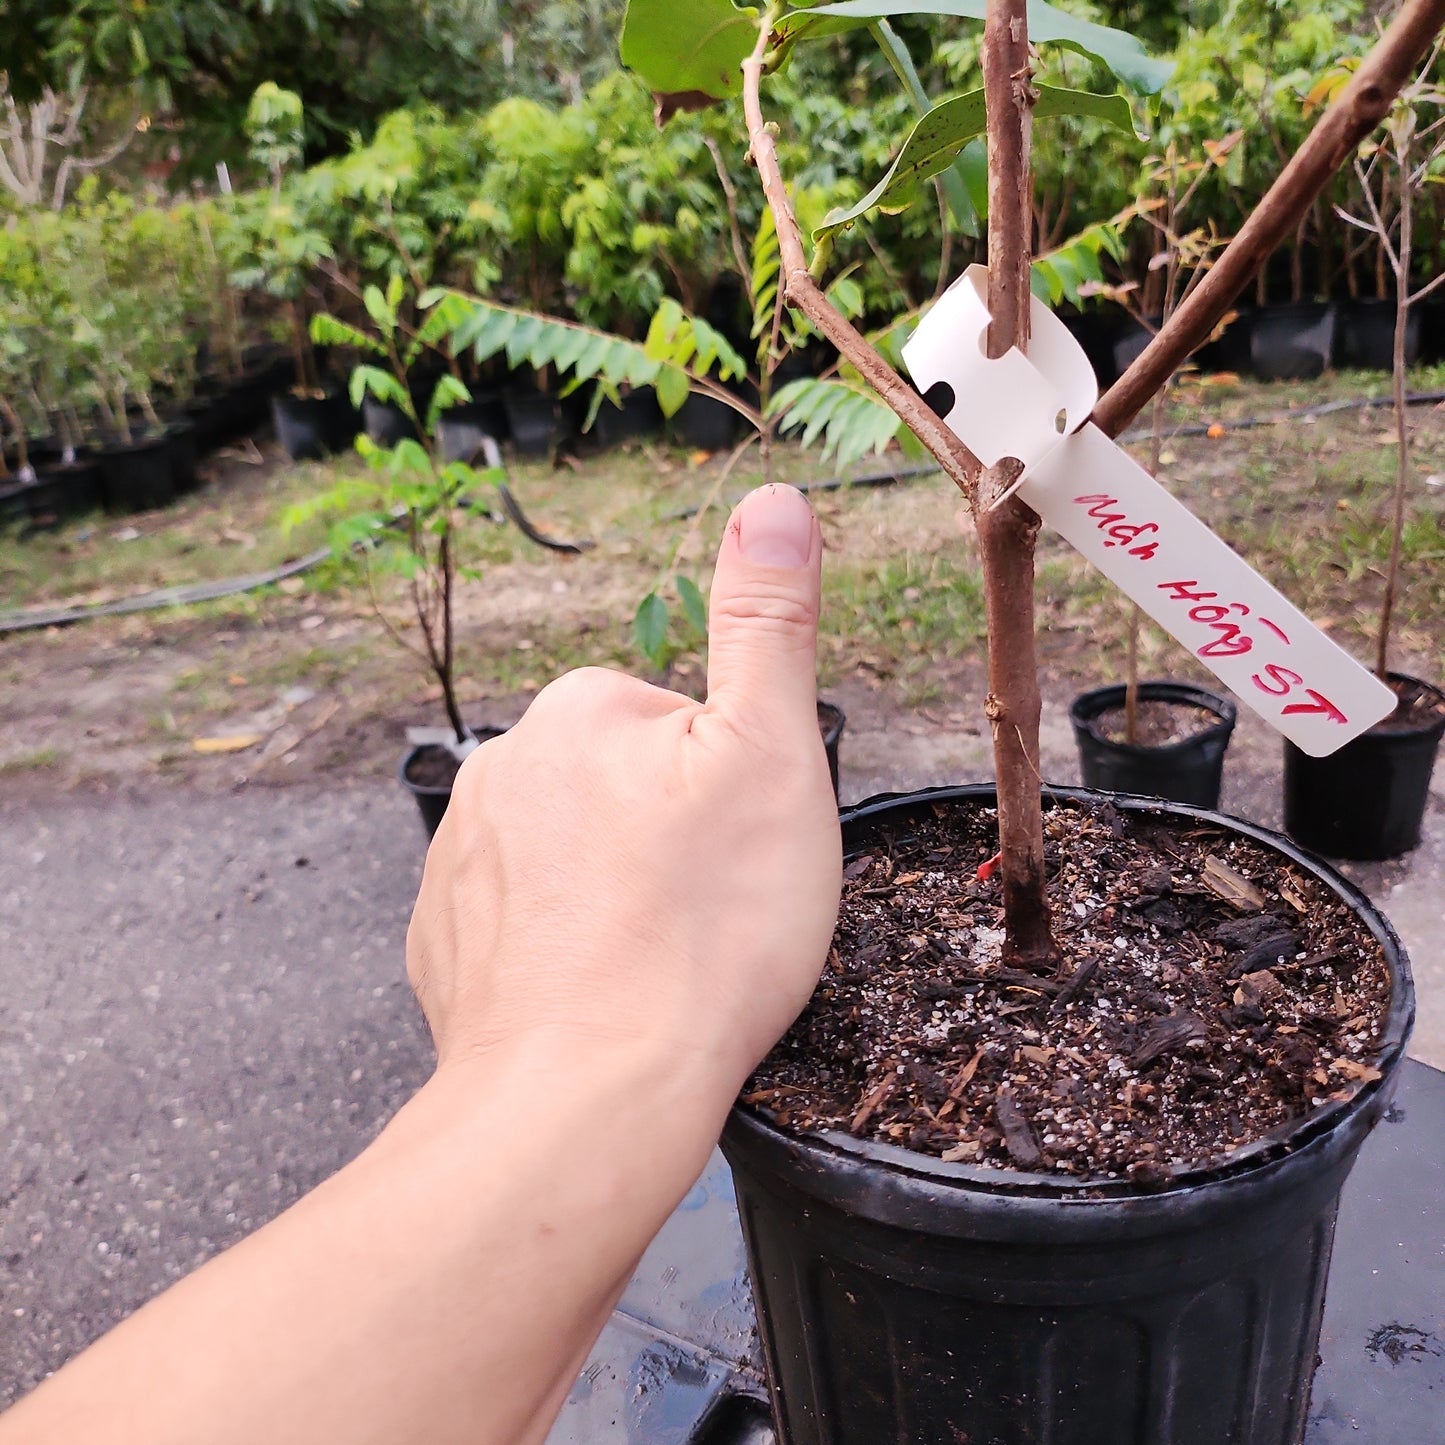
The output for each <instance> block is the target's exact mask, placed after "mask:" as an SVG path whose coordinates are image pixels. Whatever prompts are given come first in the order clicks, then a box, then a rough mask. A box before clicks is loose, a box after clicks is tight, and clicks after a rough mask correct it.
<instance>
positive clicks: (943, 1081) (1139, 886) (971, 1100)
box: [743, 803, 1390, 1182]
mask: <svg viewBox="0 0 1445 1445" xmlns="http://www.w3.org/2000/svg"><path fill="white" fill-rule="evenodd" d="M1045 837H1046V847H1045V859H1046V867H1047V870H1048V873H1049V875H1050V882H1049V895H1050V900H1051V904H1052V908H1053V919H1054V936H1055V939H1056V940H1057V942H1058V944H1059V946H1060V949H1061V951H1062V962H1061V964H1060V965H1059V966H1058V968H1057V969H1050V970H1048V971H1047V972H1043V973H1035V972H1032V971H1027V970H1023V969H1020V968H1016V967H1010V966H1008V965H1006V964H1004V963H1003V962H1002V960H1001V952H1002V945H1003V940H1004V934H1003V925H1002V895H1001V885H1000V879H999V876H998V873H997V871H996V870H991V869H989V868H987V867H985V868H984V869H983V870H982V871H983V872H984V873H985V874H986V876H985V877H984V878H982V879H980V877H979V876H978V875H979V872H980V865H983V864H985V861H986V860H988V859H990V858H991V856H992V855H993V853H994V851H995V849H996V848H997V815H996V813H995V812H994V811H993V810H984V809H978V810H975V811H973V812H971V813H967V814H964V815H959V814H958V813H949V814H946V815H944V814H943V813H942V810H941V809H940V810H939V815H938V816H934V817H929V818H926V819H924V820H923V821H922V822H920V823H918V824H916V825H908V827H907V828H906V830H901V831H894V832H890V831H889V830H887V829H886V828H883V829H880V830H879V831H878V832H877V834H876V835H875V840H874V842H873V844H872V845H871V846H870V847H869V848H868V849H867V851H865V852H863V853H861V854H860V855H858V856H855V857H854V858H852V859H851V860H850V861H849V862H848V863H847V865H846V867H845V870H844V876H845V882H844V892H843V901H842V906H841V910H840V914H839V922H838V929H837V933H836V935H835V939H834V947H833V949H832V951H831V953H830V955H829V958H828V962H827V965H826V967H825V970H824V973H823V977H822V980H821V981H820V983H819V985H818V988H817V990H816V992H815V993H814V995H813V998H812V1000H811V1002H810V1003H809V1005H808V1007H807V1009H806V1010H805V1011H804V1013H803V1014H802V1016H801V1017H800V1018H799V1020H798V1021H797V1023H796V1024H795V1025H794V1026H793V1028H792V1029H791V1030H790V1031H789V1033H788V1034H787V1035H786V1037H785V1038H784V1039H783V1040H782V1042H781V1043H780V1044H779V1045H778V1046H777V1048H776V1049H775V1050H774V1051H773V1052H772V1053H771V1054H770V1055H769V1056H768V1058H767V1059H766V1060H765V1061H764V1062H763V1064H762V1065H761V1066H760V1068H759V1069H758V1070H757V1072H756V1074H755V1075H754V1077H753V1078H752V1080H751V1081H750V1082H749V1084H748V1085H747V1087H746V1089H745V1090H744V1095H743V1101H744V1102H745V1103H749V1104H752V1105H754V1106H757V1107H759V1108H761V1109H762V1110H763V1111H764V1112H765V1113H766V1114H767V1115H768V1116H769V1117H771V1118H772V1119H773V1120H774V1121H775V1122H777V1123H779V1124H780V1125H782V1126H784V1127H787V1128H790V1129H793V1130H796V1131H801V1132H812V1131H819V1130H847V1131H850V1132H852V1133H853V1134H854V1135H856V1136H859V1137H870V1138H874V1139H878V1140H881V1141H884V1142H887V1143H892V1144H897V1145H901V1146H903V1147H905V1148H910V1149H914V1150H917V1151H920V1152H923V1153H927V1154H931V1155H935V1156H938V1157H941V1158H943V1159H945V1160H951V1161H964V1162H968V1163H972V1164H981V1165H995V1166H998V1167H1004V1168H1011V1169H1017V1170H1026V1171H1042V1172H1055V1171H1058V1172H1060V1173H1067V1174H1070V1175H1075V1176H1079V1177H1083V1178H1091V1179H1131V1180H1137V1181H1141V1182H1144V1181H1150V1180H1157V1179H1162V1178H1164V1177H1165V1176H1167V1175H1169V1174H1172V1173H1175V1172H1177V1171H1179V1170H1180V1169H1182V1168H1189V1167H1195V1166H1207V1165H1211V1164H1217V1163H1219V1162H1222V1161H1223V1160H1224V1159H1225V1157H1226V1156H1227V1155H1228V1154H1229V1153H1230V1152H1231V1151H1233V1150H1235V1149H1238V1148H1240V1147H1242V1146H1244V1145H1246V1144H1249V1143H1251V1142H1253V1141H1256V1140H1259V1139H1262V1138H1265V1137H1266V1136H1269V1135H1271V1134H1273V1133H1275V1132H1276V1131H1279V1130H1281V1129H1283V1128H1285V1127H1286V1126H1288V1125H1290V1124H1291V1123H1292V1122H1293V1121H1296V1120H1298V1119H1300V1118H1301V1117H1302V1116H1304V1115H1306V1114H1307V1113H1309V1112H1310V1111H1311V1110H1312V1109H1315V1108H1318V1107H1319V1106H1321V1105H1323V1104H1324V1103H1326V1102H1327V1101H1330V1100H1332V1099H1337V1098H1339V1097H1341V1096H1345V1095H1349V1094H1351V1093H1353V1092H1354V1091H1356V1090H1357V1089H1359V1088H1360V1087H1361V1086H1362V1085H1363V1084H1365V1083H1366V1082H1368V1081H1371V1080H1373V1079H1375V1078H1378V1077H1379V1075H1378V1073H1377V1072H1376V1070H1375V1069H1374V1067H1373V1063H1372V1060H1373V1059H1374V1058H1375V1056H1376V1054H1377V1052H1378V1043H1379V1039H1380V1037H1381V1029H1382V1023H1383V1020H1384V1018H1385V1015H1386V1012H1387V1010H1388V1006H1389V990H1390V985H1389V979H1388V974H1387V971H1386V968H1385V965H1384V961H1383V959H1382V956H1381V951H1380V946H1379V944H1378V942H1377V941H1376V940H1375V938H1374V937H1373V936H1372V935H1371V934H1370V933H1369V932H1368V931H1367V930H1366V929H1365V928H1364V926H1363V925H1362V924H1361V923H1360V921H1359V920H1358V919H1357V918H1356V917H1355V916H1354V914H1353V913H1352V912H1351V911H1350V910H1349V909H1348V908H1346V907H1345V906H1344V905H1343V903H1342V902H1341V901H1340V899H1339V898H1338V897H1337V896H1336V895H1335V894H1334V893H1332V892H1331V891H1330V889H1329V888H1328V887H1327V886H1326V885H1325V884H1324V883H1322V882H1321V881H1320V880H1318V879H1316V878H1313V877H1311V876H1309V875H1308V874H1306V873H1304V872H1302V871H1301V870H1300V869H1299V868H1298V867H1296V866H1295V865H1294V864H1293V863H1292V862H1291V861H1290V860H1289V859H1288V858H1287V857H1286V856H1284V855H1283V854H1279V853H1275V852H1274V851H1272V850H1271V849H1269V848H1267V847H1265V846H1264V845H1262V844H1259V843H1256V842H1254V841H1253V840H1251V839H1248V838H1242V837H1239V836H1238V835H1235V834H1233V833H1231V832H1228V831H1226V830H1224V829H1221V828H1218V827H1216V826H1214V825H1212V824H1209V823H1207V822H1201V823H1199V824H1197V825H1195V826H1192V827H1190V826H1188V825H1187V824H1186V825H1185V830H1183V831H1181V829H1180V828H1179V827H1178V825H1177V824H1176V825H1172V826H1166V825H1164V824H1162V823H1161V822H1159V821H1157V820H1152V819H1149V818H1147V817H1131V816H1129V815H1126V814H1124V813H1121V812H1119V811H1117V810H1115V809H1114V808H1113V807H1112V806H1110V805H1109V804H1107V803H1105V804H1103V805H1100V806H1097V807H1092V808H1084V807H1079V806H1060V807H1056V808H1053V809H1050V810H1049V811H1048V812H1047V813H1046V814H1045Z"/></svg>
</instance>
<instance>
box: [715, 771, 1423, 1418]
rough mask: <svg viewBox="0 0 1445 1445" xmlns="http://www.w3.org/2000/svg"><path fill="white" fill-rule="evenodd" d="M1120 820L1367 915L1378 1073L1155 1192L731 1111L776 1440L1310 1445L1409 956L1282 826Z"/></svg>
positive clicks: (909, 818)
mask: <svg viewBox="0 0 1445 1445" xmlns="http://www.w3.org/2000/svg"><path fill="white" fill-rule="evenodd" d="M1049 793H1050V806H1061V805H1064V806H1066V805H1067V804H1068V802H1069V801H1071V800H1077V801H1080V802H1088V801H1089V800H1090V795H1088V794H1084V793H1081V792H1078V791H1076V790H1072V789H1050V790H1049ZM1095 796H1097V795H1095ZM993 802H994V796H993V790H992V788H987V787H978V786H975V787H968V788H935V789H931V790H928V791H925V792H921V793H917V794H913V795H911V796H906V797H892V798H879V799H872V800H870V801H869V802H867V803H864V804H860V805H859V806H858V807H857V808H854V809H849V810H847V811H846V812H845V813H844V815H843V847H844V855H845V857H856V856H857V855H858V854H859V853H861V852H863V851H866V850H867V849H869V848H872V847H875V846H887V842H886V840H887V839H888V837H889V836H890V834H897V833H902V832H905V831H906V830H907V829H908V828H909V827H910V826H911V825H912V824H913V823H914V821H915V820H916V819H917V818H918V817H919V816H927V815H935V814H936V813H937V812H938V810H940V809H943V808H969V807H974V808H977V807H988V806H991V805H992V803H993ZM1119 806H1120V807H1121V808H1122V809H1123V810H1124V811H1126V812H1128V813H1129V814H1132V815H1137V816H1141V817H1142V818H1146V819H1148V820H1149V821H1150V822H1152V823H1154V824H1156V825H1157V826H1161V827H1169V826H1173V827H1176V828H1179V829H1184V830H1187V829H1190V828H1193V827H1196V826H1198V824H1199V823H1201V822H1205V823H1208V824H1210V825H1212V826H1219V827H1225V828H1228V829H1230V830H1231V831H1232V832H1234V833H1236V834H1238V835H1241V836H1244V837H1248V838H1251V839H1253V840H1255V841H1256V842H1259V843H1262V844H1264V845H1265V846H1267V847H1269V848H1270V849H1272V850H1273V851H1275V852H1277V853H1279V854H1281V855H1282V856H1283V857H1284V858H1285V859H1287V860H1288V861H1289V862H1290V863H1291V865H1292V866H1294V867H1296V868H1298V869H1300V870H1301V871H1302V872H1305V873H1307V874H1310V875H1312V876H1314V877H1315V878H1318V879H1320V880H1321V881H1322V882H1323V883H1324V884H1325V885H1326V886H1327V887H1328V888H1329V889H1330V890H1331V891H1332V892H1333V893H1335V894H1336V896H1338V897H1339V898H1340V899H1342V900H1343V901H1344V902H1345V903H1346V904H1347V905H1348V906H1349V907H1350V908H1351V909H1352V910H1353V911H1354V912H1355V913H1356V915H1357V916H1358V917H1359V918H1360V920H1361V921H1362V922H1363V923H1364V924H1365V926H1366V927H1367V928H1368V929H1369V930H1370V932H1371V933H1372V934H1373V935H1374V937H1375V938H1376V939H1377V940H1378V942H1379V944H1380V948H1381V953H1382V956H1383V959H1384V960H1385V964H1386V967H1387V968H1388V970H1389V973H1390V981H1391V1000H1390V1011H1389V1014H1388V1017H1387V1020H1386V1023H1385V1027H1384V1029H1383V1037H1382V1038H1381V1040H1380V1051H1381V1052H1380V1058H1379V1061H1378V1068H1379V1077H1377V1078H1375V1079H1374V1080H1372V1081H1369V1082H1367V1083H1365V1084H1364V1085H1363V1086H1362V1087H1360V1088H1359V1089H1358V1090H1357V1091H1355V1092H1354V1093H1353V1094H1352V1095H1351V1096H1350V1097H1348V1098H1341V1099H1336V1100H1331V1101H1329V1102H1328V1103H1326V1104H1325V1105H1324V1106H1323V1107H1321V1108H1317V1109H1316V1110H1315V1111H1314V1112H1313V1113H1312V1114H1310V1115H1308V1116H1306V1117H1304V1118H1302V1119H1299V1120H1296V1121H1295V1122H1294V1123H1293V1124H1292V1125H1291V1126H1289V1127H1288V1128H1287V1129H1282V1130H1280V1131H1277V1134H1276V1135H1275V1136H1274V1137H1272V1138H1269V1139H1265V1140H1262V1141H1260V1142H1258V1143H1256V1144H1253V1145H1250V1146H1246V1147H1244V1148H1242V1149H1240V1150H1238V1151H1237V1152H1236V1153H1235V1154H1234V1155H1232V1156H1231V1157H1230V1158H1229V1159H1227V1160H1226V1161H1225V1162H1224V1163H1222V1164H1220V1165H1219V1166H1217V1167H1207V1168H1204V1167H1201V1168H1195V1169H1190V1170H1181V1171H1179V1172H1177V1173H1176V1174H1174V1175H1172V1176H1170V1177H1168V1178H1167V1179H1165V1180H1164V1181H1162V1182H1161V1183H1159V1184H1156V1185H1153V1186H1142V1185H1138V1184H1133V1183H1131V1182H1129V1181H1126V1180H1093V1181H1090V1180H1080V1179H1072V1178H1069V1177H1067V1176H1065V1177H1062V1178H1059V1177H1050V1176H1047V1175H1043V1174H1027V1173H1023V1172H1020V1171H1016V1170H1012V1169H997V1168H981V1167H978V1166H975V1165H970V1164H964V1163H944V1162H943V1161H942V1160H940V1159H937V1158H934V1157H930V1156H928V1155H925V1154H919V1153H912V1152H910V1151H907V1150H905V1149H902V1148H900V1147H898V1146H895V1145H890V1144H883V1143H879V1142H876V1141H874V1140H871V1139H856V1138H854V1137H852V1136H851V1135H849V1134H846V1133H843V1132H841V1131H838V1132H829V1133H826V1134H815V1135H802V1134H797V1133H792V1132H789V1131H787V1130H784V1129H782V1128H780V1127H779V1126H777V1125H775V1124H774V1123H772V1122H771V1121H770V1120H768V1119H767V1118H766V1117H765V1116H764V1115H762V1114H761V1113H759V1112H758V1111H756V1110H754V1109H751V1108H749V1107H748V1106H746V1105H743V1104H739V1105H737V1106H736V1107H735V1108H734V1109H733V1111H732V1114H731V1116H730V1117H729V1120H728V1123H727V1127H726V1129H725V1130H724V1132H723V1137H722V1149H723V1153H724V1154H725V1155H726V1157H727V1161H728V1164H729V1165H730V1166H731V1169H732V1173H733V1181H734V1184H735V1186H736V1191H737V1200H738V1213H739V1216H740V1218H741V1221H742V1227H743V1236H744V1240H745V1243H746V1246H747V1259H748V1273H749V1275H750V1277H751V1280H752V1286H753V1294H754V1298H755V1300H756V1302H757V1313H758V1326H759V1330H760V1332H761V1335H762V1341H763V1353H764V1357H765V1359H766V1361H767V1367H768V1368H767V1374H768V1379H769V1385H770V1389H771V1392H772V1399H773V1406H774V1411H775V1414H776V1417H777V1420H778V1424H779V1429H780V1433H779V1442H780V1445H878V1442H881V1441H893V1440H900V1441H901V1440H906V1441H910V1442H916V1445H924V1442H927V1445H934V1442H943V1441H951V1440H961V1439H964V1438H967V1439H969V1440H976V1441H978V1442H980V1445H982V1442H984V1441H988V1442H992V1445H1024V1442H1043V1441H1053V1442H1059V1445H1065V1442H1067V1445H1123V1442H1126V1441H1127V1442H1130V1445H1299V1442H1300V1440H1301V1438H1302V1436H1303V1433H1304V1428H1305V1416H1306V1411H1307V1407H1308V1403H1309V1386H1310V1379H1311V1376H1312V1375H1313V1372H1314V1368H1315V1345H1316V1341H1317V1339H1318V1335H1319V1328H1320V1319H1321V1314H1322V1310H1323V1305H1324V1294H1325V1280H1326V1276H1327V1273H1328V1268H1329V1258H1330V1247H1331V1243H1332V1240H1333V1235H1334V1222H1335V1214H1336V1210H1337V1208H1338V1205H1339V1196H1340V1191H1341V1188H1342V1187H1343V1185H1344V1182H1345V1179H1346V1176H1347V1175H1348V1173H1349V1171H1350V1169H1351V1167H1352V1166H1353V1164H1354V1161H1355V1158H1356V1156H1357V1154H1358V1152H1359V1150H1360V1147H1361V1145H1362V1144H1363V1143H1364V1141H1365V1138H1366V1136H1367V1135H1368V1133H1369V1131H1370V1130H1371V1129H1372V1128H1373V1127H1374V1125H1375V1124H1376V1123H1377V1122H1378V1121H1379V1119H1380V1118H1381V1116H1382V1115H1383V1114H1384V1112H1385V1109H1386V1107H1387V1106H1388V1104H1389V1101H1390V1097H1391V1095H1392V1094H1393V1092H1394V1087H1395V1081H1396V1077H1397V1074H1398V1070H1399V1066H1400V1064H1401V1063H1402V1062H1403V1059H1404V1049H1405V1040H1406V1038H1407V1036H1408V1033H1409V1028H1410V1022H1411V1018H1412V1016H1413V1012H1414V994H1413V989H1412V987H1411V982H1410V975H1409V967H1408V963H1407V961H1406V958H1405V954H1404V950H1403V949H1402V948H1401V946H1400V942H1399V939H1398V938H1397V937H1396V936H1395V934H1394V932H1393V930H1392V929H1391V928H1390V926H1389V924H1388V923H1387V922H1386V921H1385V919H1384V918H1383V917H1381V915H1380V914H1379V912H1378V911H1377V910H1376V909H1375V908H1374V907H1373V906H1372V905H1371V904H1370V902H1369V900H1368V899H1366V898H1365V897H1364V895H1363V894H1361V893H1360V892H1359V891H1358V890H1357V889H1355V888H1353V887H1352V886H1351V885H1350V884H1349V883H1347V882H1346V881H1345V880H1344V879H1342V878H1340V877H1339V876H1338V875H1337V874H1335V873H1334V872H1333V871H1332V870H1330V869H1329V868H1327V867H1325V865H1323V864H1320V863H1316V862H1314V861H1313V860H1311V859H1309V858H1308V857H1307V856H1306V855H1304V854H1302V853H1301V852H1300V851H1299V850H1298V849H1295V848H1293V847H1291V845H1290V844H1289V843H1288V842H1287V840H1285V839H1283V838H1280V837H1279V836H1278V835H1276V834H1272V833H1268V832H1266V831H1265V830H1263V829H1260V828H1255V827H1253V826H1252V825H1250V824H1241V823H1238V822H1236V821H1235V820H1233V819H1224V818H1221V817H1219V816H1218V815H1216V814H1211V813H1206V812H1204V811H1201V810H1196V809H1181V808H1173V807H1169V806H1168V805H1165V804H1154V803H1149V802H1145V801H1143V800H1140V799H1126V800H1124V801H1123V802H1121V803H1120V804H1119Z"/></svg>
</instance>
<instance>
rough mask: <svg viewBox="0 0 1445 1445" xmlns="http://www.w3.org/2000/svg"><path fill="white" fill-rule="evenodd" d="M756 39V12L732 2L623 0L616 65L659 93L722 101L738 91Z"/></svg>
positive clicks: (714, 0)
mask: <svg viewBox="0 0 1445 1445" xmlns="http://www.w3.org/2000/svg"><path fill="white" fill-rule="evenodd" d="M757 38H758V12H757V11H756V10H755V9H753V8H752V7H750V6H749V7H746V8H742V9H740V8H739V7H738V6H736V5H734V4H733V3H732V0H685V3H679V0H628V5H627V15H626V17H625V18H624V20H623V22H622V42H621V51H622V63H623V64H624V65H625V66H627V68H628V69H629V70H635V71H636V72H637V73H638V74H639V75H640V76H641V77H642V78H643V80H645V81H646V82H647V85H648V87H649V88H650V89H651V90H653V91H656V92H658V93H659V94H662V95H678V94H682V93H685V92H687V91H695V92H700V93H701V94H702V95H705V96H710V97H712V98H713V99H714V100H722V99H725V98H726V97H727V96H731V95H737V94H739V92H740V91H741V90H742V86H743V77H742V70H741V67H742V63H743V61H744V60H746V59H747V57H748V56H749V55H750V54H751V53H752V49H753V46H754V44H756V42H757Z"/></svg>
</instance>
